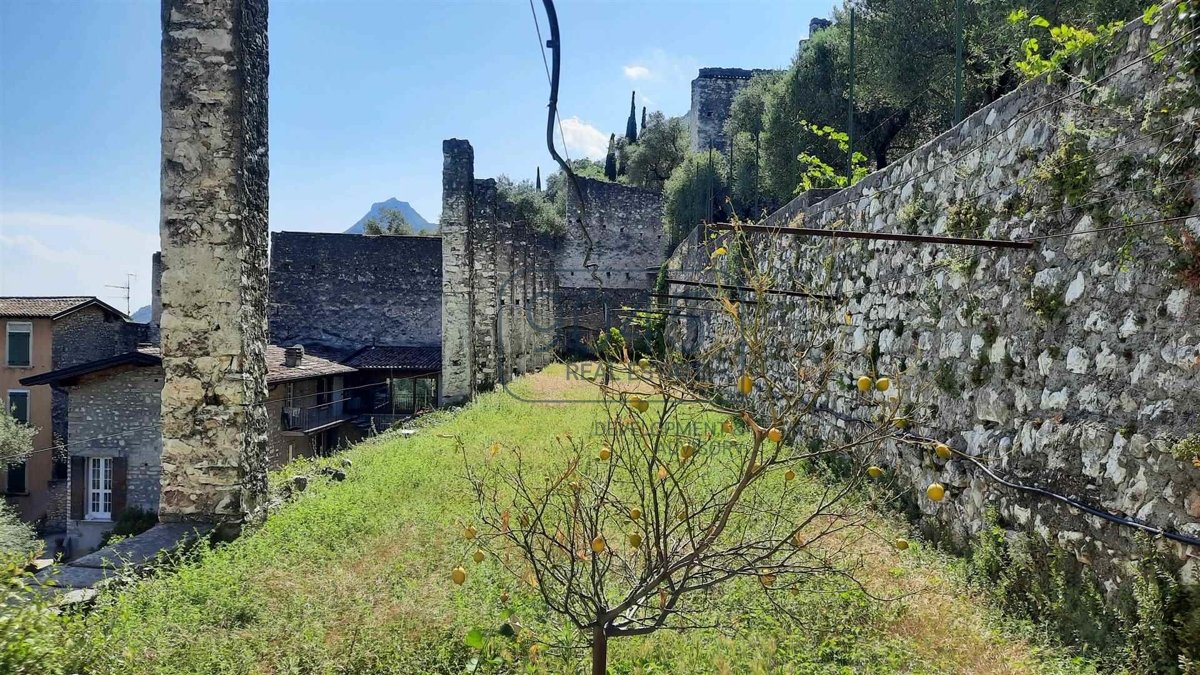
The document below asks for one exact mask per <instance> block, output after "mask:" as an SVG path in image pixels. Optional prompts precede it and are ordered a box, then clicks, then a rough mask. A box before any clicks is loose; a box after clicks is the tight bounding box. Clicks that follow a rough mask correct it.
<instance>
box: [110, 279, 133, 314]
mask: <svg viewBox="0 0 1200 675" xmlns="http://www.w3.org/2000/svg"><path fill="white" fill-rule="evenodd" d="M136 278H137V275H136V274H134V273H133V272H126V273H125V283H124V284H123V285H115V284H104V287H105V288H116V289H118V290H122V291H125V294H124V295H123V296H120V295H119V296H113V297H123V298H125V315H126V316H129V314H130V312H131V311H132V309H133V308H132V307H130V306H129V300H130V295H131V289H132V288H133V280H134V279H136Z"/></svg>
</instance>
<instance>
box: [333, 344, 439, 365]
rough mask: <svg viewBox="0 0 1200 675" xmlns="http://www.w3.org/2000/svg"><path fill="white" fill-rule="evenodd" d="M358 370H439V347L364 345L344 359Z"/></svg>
mask: <svg viewBox="0 0 1200 675" xmlns="http://www.w3.org/2000/svg"><path fill="white" fill-rule="evenodd" d="M346 365H348V366H354V367H355V368H357V369H359V370H371V369H390V370H422V371H429V370H441V368H442V348H441V347H364V348H363V349H360V350H358V351H357V352H355V353H354V354H353V355H352V356H351V357H350V358H348V359H346Z"/></svg>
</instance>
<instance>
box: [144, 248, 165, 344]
mask: <svg viewBox="0 0 1200 675" xmlns="http://www.w3.org/2000/svg"><path fill="white" fill-rule="evenodd" d="M162 272H163V270H162V254H161V253H159V252H158V251H155V252H154V255H153V256H152V257H151V258H150V324H149V326H148V331H147V332H148V335H147V337H148V338H149V340H150V342H151V343H152V344H159V343H160V342H161V336H160V333H159V326H161V325H162Z"/></svg>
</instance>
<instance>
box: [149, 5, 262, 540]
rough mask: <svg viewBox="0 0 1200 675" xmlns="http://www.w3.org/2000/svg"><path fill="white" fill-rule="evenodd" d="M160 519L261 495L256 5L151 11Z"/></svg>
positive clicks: (209, 513)
mask: <svg viewBox="0 0 1200 675" xmlns="http://www.w3.org/2000/svg"><path fill="white" fill-rule="evenodd" d="M162 22H163V24H162V29H163V30H162V33H163V36H162V119H163V123H162V180H161V188H162V196H161V221H160V229H161V234H162V266H163V275H162V284H161V287H162V326H161V332H162V351H163V369H164V371H165V380H164V382H163V390H162V434H163V449H162V496H161V500H160V511H159V516H160V518H161V519H162V520H164V521H201V522H216V523H220V524H225V525H232V526H235V527H236V526H237V525H239V524H241V523H242V522H246V521H252V520H254V519H256V518H258V517H259V516H260V515H261V514H262V512H263V509H262V506H263V503H264V497H265V495H266V489H267V474H266V428H267V418H266V410H265V408H264V405H263V401H264V399H265V398H266V395H267V385H266V362H265V360H264V358H263V352H264V347H265V346H266V333H267V321H266V315H267V314H266V309H267V305H266V288H267V0H163V3H162Z"/></svg>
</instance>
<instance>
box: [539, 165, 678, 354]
mask: <svg viewBox="0 0 1200 675" xmlns="http://www.w3.org/2000/svg"><path fill="white" fill-rule="evenodd" d="M579 185H580V189H581V191H582V192H583V196H584V202H585V208H584V209H583V213H582V216H583V217H582V222H583V226H584V227H585V228H587V231H588V234H589V235H590V236H591V239H592V242H591V253H590V258H589V259H588V260H587V263H586V264H591V265H594V268H592V269H589V268H588V267H586V266H585V256H586V255H587V253H588V243H587V240H586V239H585V238H584V237H583V235H582V234H581V233H580V232H579V231H578V229H577V227H578V226H577V225H574V224H570V225H568V230H567V232H566V235H565V236H564V237H562V238H561V240H559V241H558V242H557V245H556V246H555V247H554V249H553V256H554V264H555V268H556V270H557V276H558V279H557V282H558V295H557V298H558V302H557V305H556V311H557V316H556V320H557V323H558V325H559V327H560V330H559V333H560V344H559V348H560V349H561V350H563V351H564V352H565V353H569V354H575V355H579V354H583V353H585V352H586V351H587V350H586V349H585V348H584V345H583V339H582V337H581V336H584V335H588V336H590V337H589V339H590V338H594V337H595V333H596V332H598V331H600V330H601V329H604V328H608V327H612V326H618V327H621V328H622V330H623V331H627V330H630V328H629V325H628V323H627V322H625V321H623V319H624V318H627V317H628V315H626V314H622V313H621V312H618V311H616V310H619V309H620V308H621V307H647V306H649V304H650V297H649V295H648V294H649V293H650V292H651V290H652V289H653V288H654V282H655V279H656V278H657V276H658V270H659V267H660V266H661V265H662V263H663V261H664V260H665V259H666V237H665V235H664V233H663V227H662V195H661V194H660V193H658V192H655V191H653V190H643V189H641V188H635V187H630V186H627V185H620V184H618V183H609V182H605V181H600V180H594V179H590V178H580V179H579ZM567 204H568V210H569V213H571V214H573V217H572V218H571V219H570V220H571V221H574V220H575V219H576V218H579V213H580V212H579V208H578V200H577V199H576V198H575V195H574V193H573V192H572V191H568V193H567ZM605 308H607V309H608V310H609V311H608V312H607V313H606V312H605ZM606 317H607V323H605V321H606Z"/></svg>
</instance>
